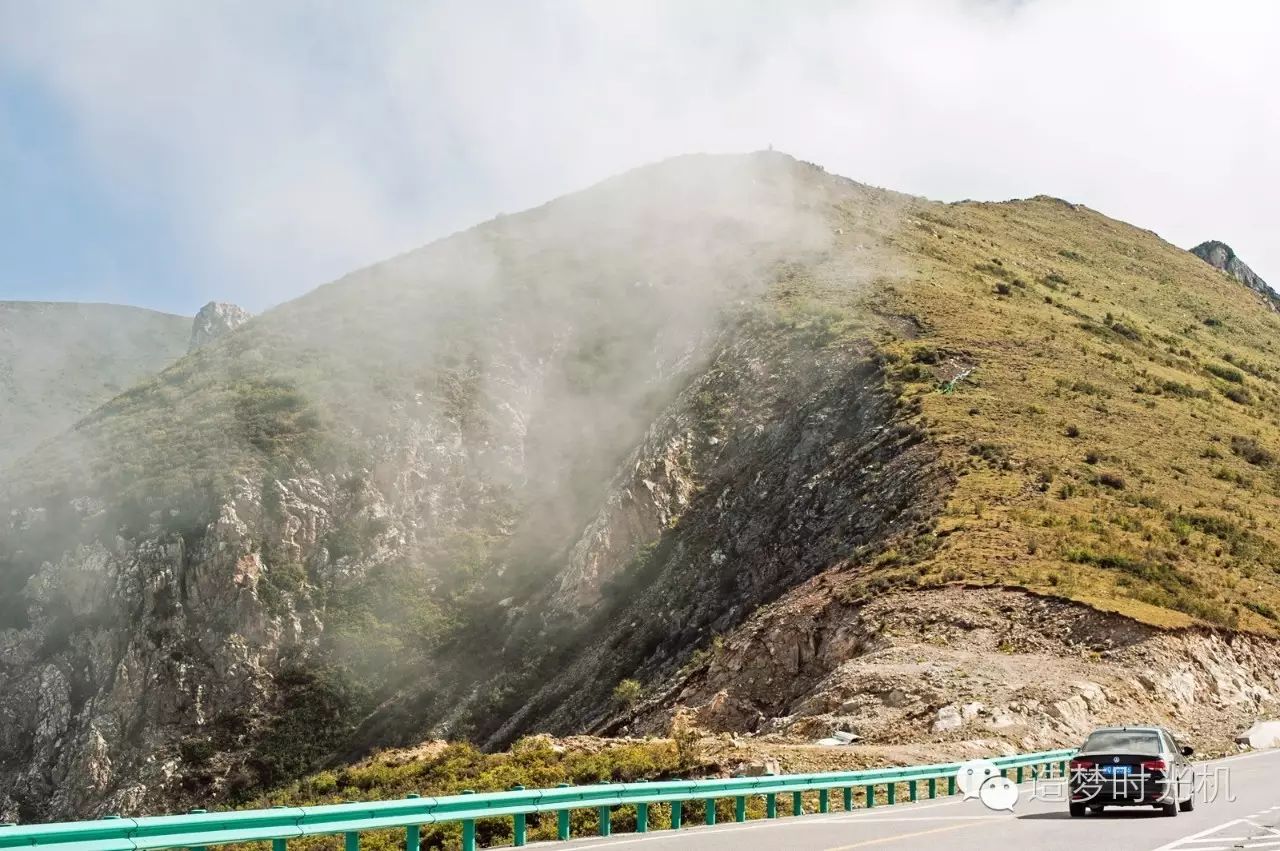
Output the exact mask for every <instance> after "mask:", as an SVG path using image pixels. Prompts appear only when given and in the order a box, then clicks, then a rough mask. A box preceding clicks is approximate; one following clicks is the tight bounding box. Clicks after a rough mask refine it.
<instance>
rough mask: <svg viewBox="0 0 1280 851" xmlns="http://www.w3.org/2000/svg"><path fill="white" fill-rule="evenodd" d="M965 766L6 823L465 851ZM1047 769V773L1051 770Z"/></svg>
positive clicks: (188, 844) (16, 835)
mask: <svg viewBox="0 0 1280 851" xmlns="http://www.w3.org/2000/svg"><path fill="white" fill-rule="evenodd" d="M1074 753H1075V751H1072V750H1058V751H1043V752H1040V753H1032V754H1021V755H1018V756H1009V757H997V758H995V759H993V760H992V762H994V763H995V764H996V766H997V767H998V768H1000V770H1001V773H1002V774H1004V775H1006V776H1008V775H1009V774H1011V773H1012V774H1013V775H1014V777H1015V779H1016V780H1017V781H1018V782H1022V781H1023V779H1024V777H1025V772H1026V770H1027V769H1031V776H1033V777H1035V776H1049V775H1055V774H1056V775H1057V776H1065V775H1066V770H1067V760H1068V759H1070V757H1071V756H1072V754H1074ZM960 765H961V764H960V763H958V762H948V763H938V764H935V765H915V766H907V767H904V768H882V769H870V770H864V771H834V772H826V773H822V774H782V775H765V776H763V777H733V778H728V779H716V780H671V781H659V782H640V783H613V784H599V785H593V786H568V785H561V786H559V787H557V788H555V789H518V788H517V789H514V790H512V791H510V792H495V793H486V794H481V795H477V794H473V793H466V794H462V795H449V796H445V797H439V798H429V797H418V796H410V797H408V798H404V799H400V800H394V801H370V802H368V803H352V804H333V805H329V806H320V807H277V808H274V809H269V810H239V811H235V810H233V811H227V812H218V813H204V812H199V811H196V812H192V813H189V814H187V815H177V816H152V817H145V818H136V819H135V818H110V817H109V818H106V819H102V820H99V821H81V822H62V823H57V824H36V825H21V826H19V825H6V826H0V849H6V848H50V849H56V851H138V849H158V848H189V849H193V850H194V851H204V849H206V848H208V847H210V846H217V845H229V844H233V843H243V842H266V841H270V842H271V845H272V851H286V847H287V842H288V840H289V839H296V838H299V837H304V836H339V835H340V836H342V837H344V848H345V851H359V848H360V833H361V832H362V831H369V830H385V829H388V828H403V829H404V831H405V848H406V851H418V848H419V831H420V827H421V826H422V825H429V824H438V823H441V822H460V823H461V825H462V849H463V851H475V848H476V820H477V819H487V818H511V819H513V821H514V835H515V844H516V845H518V846H519V845H524V844H525V839H526V826H527V817H528V816H529V815H530V814H532V813H544V812H554V813H556V826H557V834H558V836H559V838H560V839H568V838H569V811H570V810H575V809H588V808H589V809H595V810H597V811H598V812H599V815H600V834H601V835H602V836H608V835H609V833H610V818H609V816H610V811H611V809H612V808H613V807H618V806H622V805H632V806H634V807H635V808H636V830H637V831H638V832H640V833H644V832H646V831H648V830H649V827H650V826H649V807H650V806H651V805H652V804H658V803H668V804H670V805H671V829H673V830H679V829H680V827H681V825H682V822H683V818H682V815H683V813H682V806H681V805H682V804H683V802H685V801H691V800H705V801H710V802H712V805H711V806H707V807H706V821H707V823H708V824H714V823H715V812H716V810H715V806H714V802H715V801H716V800H723V799H730V798H731V799H733V800H734V804H735V806H734V816H735V819H736V820H737V821H745V820H746V813H747V808H746V801H747V798H749V797H751V796H756V795H761V796H764V798H765V813H766V817H767V818H776V817H777V816H778V795H785V794H787V793H791V796H792V800H791V812H792V814H793V815H800V814H801V813H802V812H803V810H802V798H801V796H802V795H803V793H805V792H810V791H817V792H818V796H819V797H818V811H819V812H828V810H829V804H830V791H831V790H832V789H839V790H840V791H841V792H842V793H843V798H844V800H843V804H844V809H846V810H849V809H853V797H854V790H855V789H859V788H861V789H862V790H863V800H864V803H865V805H866V806H868V807H873V806H875V805H876V788H877V787H880V786H883V787H884V789H885V802H886V803H887V804H894V803H896V802H897V796H896V793H897V789H898V785H899V784H902V783H905V784H907V789H908V797H909V799H910V800H912V801H914V800H916V799H917V797H919V793H920V791H921V790H920V784H921V783H924V784H925V789H926V794H927V796H928V797H930V798H933V797H936V796H937V794H938V792H939V789H938V785H939V781H942V782H945V783H946V793H947V794H955V774H956V772H957V771H958V770H959V768H960ZM1046 772H1047V773H1046Z"/></svg>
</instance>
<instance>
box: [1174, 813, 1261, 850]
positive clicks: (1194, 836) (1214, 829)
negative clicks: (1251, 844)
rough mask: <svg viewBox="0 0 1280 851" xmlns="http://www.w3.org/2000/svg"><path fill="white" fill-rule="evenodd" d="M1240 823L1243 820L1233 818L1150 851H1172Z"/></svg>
mask: <svg viewBox="0 0 1280 851" xmlns="http://www.w3.org/2000/svg"><path fill="white" fill-rule="evenodd" d="M1242 821H1243V819H1238V818H1233V819H1232V820H1231V821H1224V822H1223V823H1222V824H1219V825H1215V826H1214V827H1209V828H1205V829H1204V830H1202V831H1200V832H1199V833H1193V834H1191V835H1190V836H1180V837H1178V838H1177V839H1175V840H1173V841H1172V842H1169V843H1166V844H1164V845H1161V846H1160V847H1159V848H1153V849H1151V851H1174V849H1175V848H1177V847H1178V846H1179V845H1182V843H1184V842H1192V841H1194V840H1196V839H1199V838H1200V837H1202V836H1208V835H1209V834H1211V833H1217V832H1218V831H1220V830H1226V829H1227V828H1228V827H1231V826H1232V825H1237V824H1240V822H1242ZM1201 851H1208V849H1201Z"/></svg>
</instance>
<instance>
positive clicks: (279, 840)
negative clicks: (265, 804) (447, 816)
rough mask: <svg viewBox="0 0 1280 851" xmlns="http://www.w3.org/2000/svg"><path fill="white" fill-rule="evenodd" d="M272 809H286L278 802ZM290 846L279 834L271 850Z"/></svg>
mask: <svg viewBox="0 0 1280 851" xmlns="http://www.w3.org/2000/svg"><path fill="white" fill-rule="evenodd" d="M271 809H273V810H283V809H284V805H282V804H277V805H276V806H274V807H272V808H271ZM288 847H289V840H287V839H285V838H284V837H279V836H278V837H276V838H275V839H273V840H271V851H286V849H287V848H288ZM405 851H418V846H417V845H415V846H413V847H412V848H406V849H405Z"/></svg>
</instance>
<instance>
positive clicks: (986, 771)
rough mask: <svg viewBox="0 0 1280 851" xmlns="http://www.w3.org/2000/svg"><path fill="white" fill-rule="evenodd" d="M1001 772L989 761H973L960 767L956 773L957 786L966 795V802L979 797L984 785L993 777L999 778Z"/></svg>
mask: <svg viewBox="0 0 1280 851" xmlns="http://www.w3.org/2000/svg"><path fill="white" fill-rule="evenodd" d="M999 775H1000V770H999V769H997V768H996V764H995V763H994V762H992V761H991V760H989V759H971V760H969V761H968V762H966V763H964V764H963V765H961V766H960V770H959V771H957V772H956V786H958V787H960V791H961V792H963V793H964V800H966V801H967V800H969V799H970V798H976V797H978V790H979V789H981V788H982V784H983V783H985V782H987V780H989V779H990V778H992V777H998V776H999Z"/></svg>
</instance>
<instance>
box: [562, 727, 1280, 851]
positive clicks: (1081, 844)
mask: <svg viewBox="0 0 1280 851" xmlns="http://www.w3.org/2000/svg"><path fill="white" fill-rule="evenodd" d="M1197 771H1198V773H1199V774H1200V776H1201V777H1202V778H1203V780H1202V782H1201V784H1200V785H1201V789H1200V791H1198V792H1197V795H1196V808H1195V810H1194V811H1193V812H1190V813H1179V814H1178V815H1177V816H1176V817H1174V818H1168V817H1163V816H1161V815H1160V814H1159V813H1158V812H1156V811H1155V810H1148V809H1136V808H1135V809H1124V808H1121V809H1117V810H1114V811H1112V810H1108V811H1106V812H1105V813H1103V814H1101V815H1096V816H1087V817H1085V818H1074V819H1073V818H1070V817H1069V816H1068V815H1067V811H1066V810H1067V806H1066V803H1065V799H1062V800H1060V801H1059V800H1051V798H1053V797H1054V793H1055V792H1059V793H1060V791H1061V790H1060V788H1059V787H1045V786H1042V787H1041V788H1040V789H1034V788H1033V786H1032V784H1030V783H1026V784H1023V785H1022V786H1021V787H1020V792H1021V797H1020V800H1019V802H1018V804H1017V805H1016V806H1015V807H1014V811H1013V812H1012V813H1010V812H992V811H990V810H988V809H987V808H986V807H984V806H983V805H982V804H981V803H980V802H979V801H978V800H976V799H974V800H968V801H965V800H961V799H960V798H959V797H958V796H956V797H950V798H939V799H937V800H934V801H921V802H918V803H915V804H899V805H897V806H894V807H887V806H881V807H877V808H875V809H872V810H855V811H854V812H850V813H829V814H826V815H808V816H801V817H798V818H779V819H773V820H758V821H750V822H746V823H744V824H736V823H734V824H722V825H717V826H715V827H705V826H702V827H689V828H685V829H683V830H680V831H679V832H672V831H656V832H653V833H649V834H626V835H620V836H615V837H610V838H608V839H599V838H597V839H579V840H574V841H571V842H564V843H547V844H544V845H542V847H545V848H555V849H566V851H569V849H572V851H585V849H588V848H600V849H617V851H632V850H633V849H634V851H670V849H695V851H756V849H760V851H764V850H765V849H768V851H773V849H787V851H846V849H847V850H848V851H852V849H855V848H894V849H930V851H936V849H940V848H945V849H948V851H991V849H992V848H1029V849H1030V848H1034V849H1063V850H1064V851H1082V849H1085V850H1087V851H1093V849H1104V848H1125V849H1146V851H1175V849H1176V850H1177V851H1226V849H1233V848H1246V849H1259V851H1280V750H1272V751H1260V752H1256V753H1249V754H1245V755H1242V756H1238V757H1231V758H1228V759H1224V760H1218V761H1215V762H1210V763H1202V764H1200V765H1198V766H1197ZM1050 783H1052V781H1050ZM837 797H838V796H836V795H832V800H833V801H835V800H836V799H837Z"/></svg>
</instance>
